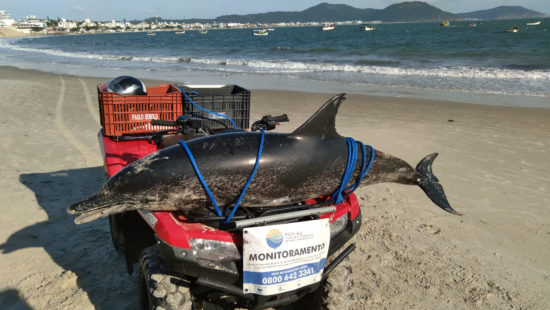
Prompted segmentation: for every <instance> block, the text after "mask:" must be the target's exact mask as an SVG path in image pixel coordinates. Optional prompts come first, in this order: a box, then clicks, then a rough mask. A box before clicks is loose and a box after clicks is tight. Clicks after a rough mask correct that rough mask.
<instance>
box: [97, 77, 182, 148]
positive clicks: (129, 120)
mask: <svg viewBox="0 0 550 310" xmlns="http://www.w3.org/2000/svg"><path fill="white" fill-rule="evenodd" d="M100 86H101V84H100V85H98V86H97V96H98V100H99V114H100V117H101V126H102V127H103V132H104V135H105V136H109V137H117V136H123V135H139V134H144V133H149V132H153V131H159V130H166V129H172V127H166V126H151V120H152V119H159V120H167V121H173V120H176V118H178V116H180V115H182V114H183V113H182V100H181V99H182V98H181V91H180V90H179V89H178V88H177V87H175V86H174V85H172V84H161V85H157V86H153V87H147V95H119V94H117V93H112V92H104V91H102V90H101V88H100Z"/></svg>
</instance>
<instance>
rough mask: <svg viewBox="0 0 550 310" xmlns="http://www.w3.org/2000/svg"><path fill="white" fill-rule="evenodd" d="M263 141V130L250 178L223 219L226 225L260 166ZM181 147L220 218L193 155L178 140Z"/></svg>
mask: <svg viewBox="0 0 550 310" xmlns="http://www.w3.org/2000/svg"><path fill="white" fill-rule="evenodd" d="M264 140H265V130H263V129H262V133H261V135H260V146H259V148H258V154H257V155H256V163H255V164H254V169H253V170H252V173H251V174H250V177H248V180H247V181H246V184H245V185H244V187H243V189H242V191H241V194H240V195H239V198H238V199H237V202H236V203H235V206H234V207H233V210H231V213H230V214H229V216H228V217H227V218H226V219H225V221H224V223H228V222H229V221H230V220H231V218H233V215H235V212H236V211H237V208H238V207H239V205H240V203H241V201H242V199H243V197H244V194H245V193H246V190H247V189H248V186H249V185H250V183H252V179H254V176H255V175H256V172H257V171H258V167H259V165H260V158H261V157H262V151H263V148H264ZM178 143H179V144H180V145H181V147H183V149H184V150H185V153H187V157H188V158H189V161H190V162H191V165H192V166H193V169H194V170H195V173H196V174H197V178H198V179H199V181H200V182H201V185H202V187H203V188H204V191H205V192H206V194H207V195H208V198H210V201H211V202H212V204H213V205H214V208H215V209H216V213H217V214H218V216H222V212H221V211H220V208H219V207H218V203H217V202H216V199H215V198H214V195H212V191H210V188H209V187H208V185H207V184H206V181H205V180H204V178H203V176H202V174H201V172H200V170H199V167H198V166H197V162H196V161H195V158H194V157H193V154H192V153H191V150H190V149H189V147H188V146H187V143H185V141H184V140H180V141H179V142H178Z"/></svg>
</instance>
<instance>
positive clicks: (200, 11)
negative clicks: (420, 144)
mask: <svg viewBox="0 0 550 310" xmlns="http://www.w3.org/2000/svg"><path fill="white" fill-rule="evenodd" d="M322 2H328V3H334V4H347V5H350V6H353V7H356V8H361V9H366V8H373V9H383V8H385V7H387V6H389V5H391V4H394V3H398V2H402V1H394V0H363V1H362V0H336V1H331V0H300V1H296V0H276V1H262V0H198V1H197V0H194V1H190V0H164V1H158V0H157V1H154V0H131V1H129V0H114V1H113V0H1V1H0V10H5V11H7V12H8V13H9V14H10V15H11V17H12V18H24V17H26V16H28V15H34V16H36V17H38V18H46V17H49V18H50V19H57V18H58V17H60V18H66V19H68V20H84V19H86V18H89V19H91V20H99V21H110V20H123V19H127V20H133V19H145V18H148V17H162V18H165V19H188V18H216V17H218V16H220V15H228V14H252V13H266V12H272V11H303V10H305V9H307V8H309V7H312V6H315V5H317V4H319V3H322ZM424 2H427V3H429V4H431V5H433V6H435V7H437V8H439V9H442V10H444V11H447V12H451V13H465V12H471V11H477V10H486V9H491V8H494V7H497V6H501V5H514V6H516V5H517V6H523V7H525V8H527V9H531V10H535V11H539V12H542V13H546V14H549V15H550V0H481V1H480V0H424Z"/></svg>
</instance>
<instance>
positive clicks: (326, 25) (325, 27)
mask: <svg viewBox="0 0 550 310" xmlns="http://www.w3.org/2000/svg"><path fill="white" fill-rule="evenodd" d="M334 28H336V24H335V23H332V24H329V23H323V25H322V26H321V30H323V31H328V30H333V29H334Z"/></svg>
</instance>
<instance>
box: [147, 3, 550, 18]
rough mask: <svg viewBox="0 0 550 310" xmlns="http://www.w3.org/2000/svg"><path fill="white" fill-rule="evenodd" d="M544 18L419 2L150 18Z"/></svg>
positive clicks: (517, 9) (515, 10)
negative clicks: (453, 10)
mask: <svg viewBox="0 0 550 310" xmlns="http://www.w3.org/2000/svg"><path fill="white" fill-rule="evenodd" d="M545 16H546V15H545V14H543V13H540V12H536V11H532V10H528V9H526V8H524V7H521V6H500V7H497V8H494V9H490V10H484V11H475V12H470V13H460V14H453V13H449V12H445V11H442V10H440V9H438V8H436V7H434V6H432V5H429V4H427V3H425V2H421V1H412V2H401V3H396V4H392V5H390V6H388V7H387V8H385V9H382V10H378V9H358V8H354V7H352V6H349V5H346V4H329V3H321V4H318V5H316V6H313V7H310V8H309V9H306V10H303V11H300V12H291V11H278V12H268V13H258V14H246V15H237V14H233V15H222V16H219V17H217V18H215V19H186V20H164V19H162V18H158V17H155V18H150V19H148V20H150V21H153V20H157V21H175V22H184V23H196V22H200V23H242V24H256V23H280V22H286V23H289V22H303V23H305V22H324V21H330V22H339V21H354V20H361V21H369V20H370V21H374V20H378V21H383V22H420V21H442V20H461V19H483V20H488V19H513V18H540V17H545Z"/></svg>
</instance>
